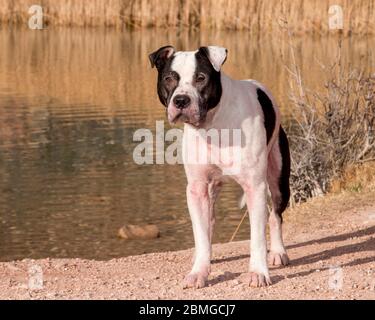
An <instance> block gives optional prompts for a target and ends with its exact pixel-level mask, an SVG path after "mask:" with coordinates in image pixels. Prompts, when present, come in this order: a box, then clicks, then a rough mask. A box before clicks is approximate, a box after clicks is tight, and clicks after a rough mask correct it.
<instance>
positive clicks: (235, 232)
mask: <svg viewBox="0 0 375 320" xmlns="http://www.w3.org/2000/svg"><path fill="white" fill-rule="evenodd" d="M247 214H248V210H247V209H246V211H245V213H244V215H243V216H242V219H241V221H240V223H239V224H238V226H237V228H236V230H234V233H233V235H232V237H231V238H230V240H229V242H232V241H233V240H234V237H235V236H236V234H237V232H238V230H239V229H240V227H241V224H242V222H243V221H244V220H245V217H246V215H247Z"/></svg>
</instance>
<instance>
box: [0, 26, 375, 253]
mask: <svg viewBox="0 0 375 320" xmlns="http://www.w3.org/2000/svg"><path fill="white" fill-rule="evenodd" d="M336 42H337V41H336V39H314V38H299V39H298V40H297V42H296V45H297V52H298V57H297V58H298V60H299V62H300V63H301V65H302V70H303V74H305V75H306V76H307V75H308V77H307V78H306V81H307V82H308V83H309V84H310V85H311V87H312V88H314V86H316V85H317V83H319V82H321V79H322V73H321V70H320V69H319V67H318V65H317V64H316V69H314V68H313V67H312V61H314V60H319V61H321V62H325V61H329V59H330V58H332V57H333V55H334V54H335V48H336ZM374 42H375V41H374V39H365V38H363V39H362V38H360V39H354V38H351V39H346V40H345V41H344V43H343V52H344V60H345V61H346V63H349V62H350V61H356V63H357V64H358V66H359V65H362V66H365V67H366V68H367V69H370V68H371V67H373V66H374V61H375V57H374V55H375V54H374V53H373V52H372V51H370V48H371V47H374V44H375V43H374ZM167 43H170V44H174V45H175V46H176V47H177V48H179V49H192V48H196V47H198V46H199V45H201V44H221V45H223V46H226V47H227V48H228V49H229V58H228V62H227V63H226V65H225V68H224V69H225V71H226V72H227V73H229V74H231V75H232V76H233V77H238V78H249V77H251V78H256V79H258V80H260V81H262V82H264V83H266V84H267V86H268V87H270V88H271V89H272V90H273V91H274V92H275V95H276V97H277V98H278V99H279V101H280V104H281V106H282V109H283V112H284V114H287V113H288V107H287V106H288V103H287V94H286V88H287V73H286V71H285V69H284V68H283V66H282V60H281V54H282V53H284V54H285V53H286V51H287V46H286V45H285V43H283V42H280V39H278V38H276V37H273V38H272V37H270V38H267V37H259V38H256V39H254V38H251V37H250V35H248V34H246V33H225V32H219V33H212V34H211V33H183V34H176V33H165V32H160V31H153V30H150V31H137V32H119V31H104V30H98V29H96V30H74V29H69V30H68V29H56V30H44V31H42V32H35V31H30V30H20V29H12V30H9V29H2V30H0V48H1V49H0V195H1V196H0V260H11V259H21V258H25V257H32V258H39V257H84V258H95V259H107V258H111V257H119V256H125V255H129V254H139V253H143V252H152V251H164V250H174V249H181V248H188V247H191V246H192V244H193V237H192V231H191V225H190V219H189V216H188V213H187V208H186V200H185V185H186V182H185V176H184V171H183V168H182V166H179V165H177V166H170V165H146V166H138V165H136V164H134V162H133V159H132V152H133V149H134V146H135V145H136V144H135V143H134V142H133V141H132V136H133V133H134V131H135V130H137V129H139V128H150V129H151V130H153V131H154V130H155V121H156V120H160V119H164V118H165V111H164V110H163V108H162V107H161V106H160V104H159V102H158V100H157V96H156V92H155V82H156V74H155V71H154V70H150V66H149V62H148V58H147V54H148V53H149V52H151V51H153V50H154V49H155V48H158V47H159V46H161V45H165V44H167ZM166 129H168V125H166ZM238 194H239V189H238V187H236V186H235V185H233V184H230V185H227V186H226V187H225V188H224V190H223V192H222V195H221V198H220V201H219V206H218V222H217V230H216V236H215V241H216V242H218V241H227V240H228V238H230V235H231V233H232V232H233V230H234V229H235V227H236V225H237V223H238V221H239V219H240V217H241V213H240V212H239V210H238V209H237V208H236V205H237V196H238ZM124 223H132V224H138V223H139V224H142V223H156V224H158V226H159V227H160V229H161V233H162V237H161V238H160V239H157V240H154V241H131V242H126V241H122V240H119V239H117V238H116V233H117V229H118V228H119V227H120V226H122V225H123V224H124ZM246 238H248V227H247V223H246V224H245V225H244V226H243V227H242V229H241V232H240V234H239V236H238V239H246Z"/></svg>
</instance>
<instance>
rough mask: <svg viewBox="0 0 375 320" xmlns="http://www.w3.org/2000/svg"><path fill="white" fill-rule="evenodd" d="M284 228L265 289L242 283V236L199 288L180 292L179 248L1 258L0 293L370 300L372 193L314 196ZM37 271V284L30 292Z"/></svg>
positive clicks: (184, 266) (185, 266)
mask: <svg viewBox="0 0 375 320" xmlns="http://www.w3.org/2000/svg"><path fill="white" fill-rule="evenodd" d="M284 226H285V238H286V244H287V247H288V253H289V257H290V258H291V265H289V266H287V267H274V268H272V269H271V279H272V281H273V285H272V286H270V287H267V288H250V287H248V284H247V282H246V276H247V274H246V271H247V268H248V259H249V250H248V248H249V243H248V241H242V242H233V243H227V244H217V245H215V246H214V260H213V264H212V274H211V276H210V278H209V282H208V286H207V287H206V288H203V289H199V290H196V289H188V290H184V289H182V285H181V282H182V279H183V277H184V275H185V274H186V273H187V272H188V271H189V267H190V261H191V255H192V250H185V251H178V252H165V253H154V254H147V255H141V256H132V257H126V258H122V259H114V260H111V261H89V260H81V259H43V260H29V259H27V260H22V261H14V262H3V263H0V298H1V299H375V193H367V194H341V195H334V196H328V197H324V198H321V199H315V200H313V201H312V202H310V203H307V204H304V205H301V206H298V207H297V208H295V209H293V210H288V211H287V212H286V216H285V224H284ZM88 245H89V244H88ZM38 268H39V269H38ZM40 272H42V273H43V285H42V288H40V289H35V288H36V287H37V286H38V279H39V278H38V274H40ZM35 279H36V282H35V281H34V280H35ZM33 281H34V282H33ZM30 285H31V287H30ZM39 285H40V283H39ZM33 288H34V289H33Z"/></svg>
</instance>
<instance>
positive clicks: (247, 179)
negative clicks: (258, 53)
mask: <svg viewBox="0 0 375 320" xmlns="http://www.w3.org/2000/svg"><path fill="white" fill-rule="evenodd" d="M182 57H183V58H182ZM176 59H177V58H176ZM188 64H190V67H191V66H192V65H191V61H190V59H189V58H188V54H187V55H183V56H182V55H181V56H178V59H177V61H176V65H175V66H174V67H175V68H177V66H178V70H179V72H181V71H183V72H182V77H183V78H184V79H188V78H189V77H191V74H192V70H187V69H188V68H186V69H185V65H188ZM221 81H222V88H223V94H222V97H221V101H220V103H219V105H218V106H216V107H215V108H213V109H212V110H210V111H209V112H208V114H207V118H206V121H205V122H204V124H203V127H204V129H206V130H209V129H210V128H215V129H238V128H241V130H242V132H243V136H244V139H243V140H244V141H242V142H243V145H242V148H241V159H242V161H241V168H240V170H239V172H238V173H237V174H235V175H233V176H232V178H233V179H234V180H235V181H237V182H238V183H239V184H240V185H241V186H242V188H243V190H244V192H245V198H246V202H247V206H248V209H249V212H250V221H251V263H250V271H252V272H255V273H257V274H258V275H260V276H264V277H265V279H266V280H269V272H268V266H267V248H266V223H267V218H268V213H267V208H266V196H267V166H268V156H269V152H270V149H271V148H272V146H273V145H274V143H275V140H276V137H277V135H278V129H276V128H278V127H279V124H280V119H279V112H278V111H277V109H276V110H275V114H276V126H275V130H274V135H273V137H272V138H271V141H270V142H269V144H268V147H267V141H266V134H265V127H264V117H263V110H262V108H261V106H260V104H259V101H258V99H257V92H256V89H257V88H258V87H261V88H262V90H264V91H265V92H266V93H267V95H268V96H269V97H270V99H271V100H272V101H273V102H274V105H275V101H274V99H273V98H272V95H271V94H270V93H269V92H268V90H267V89H265V88H264V87H263V86H261V85H260V84H258V83H257V82H255V81H252V80H250V81H237V80H232V79H230V78H229V77H227V76H226V75H224V74H223V73H222V75H221ZM185 85H186V86H188V84H185ZM234 110H235V112H234ZM196 130H197V128H196V127H194V126H192V125H190V124H185V127H184V136H183V150H184V153H185V154H186V153H189V152H192V146H194V143H195V142H194V139H195V137H196ZM199 147H200V148H207V149H210V147H211V146H208V145H207V144H206V145H201V144H200V145H199ZM224 169H225V168H224V167H223V166H221V165H220V163H219V164H215V165H213V164H202V165H200V164H190V163H185V171H186V175H187V179H188V187H187V200H188V206H189V212H190V216H191V220H192V224H193V231H194V239H195V245H196V252H195V261H194V265H193V268H192V271H191V273H190V274H189V277H188V278H187V279H195V278H196V277H195V278H194V277H192V275H193V276H195V275H197V274H200V275H201V276H203V277H204V276H206V274H207V273H208V272H209V270H210V257H211V235H210V233H212V228H213V222H212V221H214V219H213V217H214V208H213V203H214V199H215V198H216V196H217V193H214V196H212V195H211V193H212V192H211V193H210V192H209V190H210V189H212V185H213V184H218V183H220V182H221V181H223V179H224V177H223V174H222V173H223V170H224ZM273 238H274V241H276V242H278V240H279V234H278V232H277V231H274V237H273ZM278 246H279V244H278V243H277V244H276V247H278Z"/></svg>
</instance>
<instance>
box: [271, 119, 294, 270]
mask: <svg viewBox="0 0 375 320" xmlns="http://www.w3.org/2000/svg"><path fill="white" fill-rule="evenodd" d="M289 176H290V154H289V144H288V139H287V136H286V134H285V132H284V130H283V128H282V127H281V126H280V130H279V137H278V139H277V140H276V141H275V143H274V145H273V146H272V149H271V151H270V154H269V158H268V172H267V180H268V185H269V189H270V192H271V198H272V211H271V214H270V217H269V226H270V237H271V247H270V253H269V256H268V261H269V264H271V265H287V264H288V263H289V258H288V255H287V253H286V250H285V246H284V242H283V236H282V213H283V211H284V210H285V209H286V207H287V205H288V201H289V197H290V189H289Z"/></svg>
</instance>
